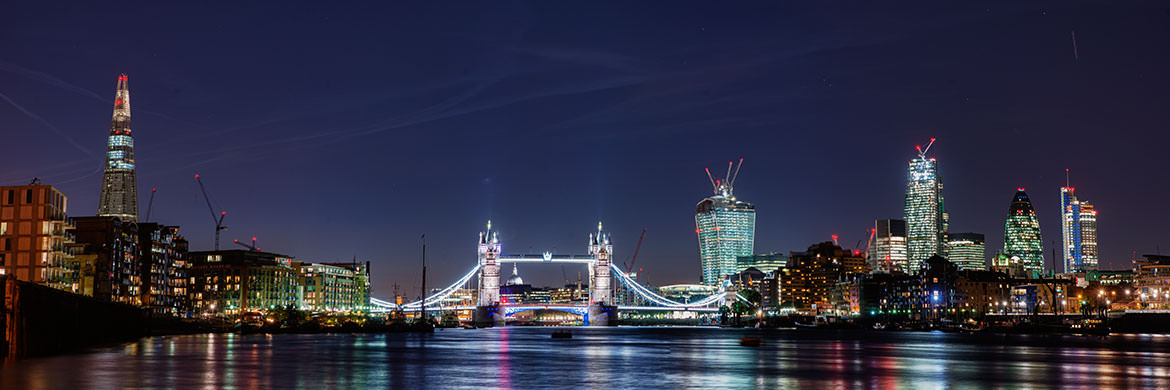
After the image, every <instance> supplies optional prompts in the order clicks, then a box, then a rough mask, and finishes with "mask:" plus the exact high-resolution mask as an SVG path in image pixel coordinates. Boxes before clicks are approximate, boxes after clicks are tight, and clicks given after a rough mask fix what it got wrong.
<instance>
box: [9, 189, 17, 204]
mask: <svg viewBox="0 0 1170 390" xmlns="http://www.w3.org/2000/svg"><path fill="white" fill-rule="evenodd" d="M15 193H16V190H8V204H12V202H13V200H12V196H13V194H15Z"/></svg>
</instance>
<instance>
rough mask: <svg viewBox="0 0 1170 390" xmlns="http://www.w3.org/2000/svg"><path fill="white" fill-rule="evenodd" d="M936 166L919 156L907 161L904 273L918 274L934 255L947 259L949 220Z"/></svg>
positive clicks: (932, 160)
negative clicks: (916, 272)
mask: <svg viewBox="0 0 1170 390" xmlns="http://www.w3.org/2000/svg"><path fill="white" fill-rule="evenodd" d="M942 189H943V185H942V178H941V177H939V174H938V162H937V161H935V159H933V158H930V159H928V158H926V157H925V155H924V154H920V155H919V157H918V158H916V159H913V160H910V166H909V168H908V170H907V180H906V207H905V209H904V211H905V221H906V247H907V269H906V270H907V271H908V272H914V271H917V270H918V269H919V268H920V267H921V265H922V262H924V261H926V259H928V258H930V256H933V255H935V254H939V255H943V256H946V233H947V229H948V224H949V216H948V215H947V212H946V207H945V205H944V203H943V196H942Z"/></svg>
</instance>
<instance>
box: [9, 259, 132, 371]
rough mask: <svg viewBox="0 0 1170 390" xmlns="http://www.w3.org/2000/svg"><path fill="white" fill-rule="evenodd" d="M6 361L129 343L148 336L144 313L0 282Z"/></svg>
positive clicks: (46, 289) (11, 280)
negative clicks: (12, 358) (1, 286)
mask: <svg viewBox="0 0 1170 390" xmlns="http://www.w3.org/2000/svg"><path fill="white" fill-rule="evenodd" d="M0 284H2V285H3V288H2V289H0V295H2V298H3V307H2V308H3V310H2V311H0V323H3V324H4V334H3V336H4V337H3V340H2V341H3V343H2V344H0V346H2V347H3V350H4V353H5V356H6V357H23V356H40V355H49V354H54V353H61V352H67V351H71V350H77V349H81V348H85V347H88V346H94V345H100V344H110V343H118V342H126V341H133V340H136V339H138V338H141V337H144V336H146V335H148V334H149V331H150V317H149V313H148V311H147V310H145V309H141V308H138V307H134V306H130V305H124V304H118V303H109V302H102V301H98V300H96V299H93V298H89V297H86V296H82V295H77V294H72V293H68V292H64V291H60V290H56V289H52V288H49V287H45V286H41V285H37V284H34V283H29V282H22V281H18V280H16V278H13V277H12V276H11V275H9V276H5V277H0Z"/></svg>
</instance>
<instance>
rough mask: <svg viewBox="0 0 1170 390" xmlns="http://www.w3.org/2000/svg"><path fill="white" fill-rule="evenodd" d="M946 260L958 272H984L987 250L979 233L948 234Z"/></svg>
mask: <svg viewBox="0 0 1170 390" xmlns="http://www.w3.org/2000/svg"><path fill="white" fill-rule="evenodd" d="M947 237H948V238H947V253H948V254H949V255H950V257H949V258H948V260H950V261H951V262H952V263H955V265H957V266H958V267H959V270H986V269H987V249H986V247H985V246H984V241H983V234H981V233H950V234H948V235H947Z"/></svg>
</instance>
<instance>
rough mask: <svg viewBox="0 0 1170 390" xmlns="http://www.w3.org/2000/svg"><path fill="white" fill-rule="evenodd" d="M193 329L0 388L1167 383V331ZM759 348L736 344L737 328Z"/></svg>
mask: <svg viewBox="0 0 1170 390" xmlns="http://www.w3.org/2000/svg"><path fill="white" fill-rule="evenodd" d="M551 332H552V329H549V328H496V329H479V330H463V329H448V330H442V331H438V332H436V333H435V334H433V335H414V334H388V335H385V334H332V335H277V336H270V335H246V336H241V335H233V334H224V335H213V334H212V335H192V336H171V337H155V338H149V339H144V340H142V341H140V342H137V343H132V344H127V345H124V346H120V347H113V348H104V349H97V350H93V351H89V352H86V353H81V354H75V355H66V356H56V357H49V358H37V359H26V360H18V361H11V362H7V363H4V365H3V366H0V388H3V389H10V388H11V389H61V388H70V389H74V388H76V389H87V388H96V389H115V388H201V389H221V388H235V389H267V388H288V389H320V388H352V387H376V388H386V387H392V388H505V389H511V388H515V389H530V388H565V387H584V388H631V387H652V388H776V387H810V388H853V387H868V388H895V387H912V388H919V387H925V388H936V387H952V386H953V387H1054V388H1056V387H1144V388H1170V371H1168V369H1167V364H1170V352H1168V351H1170V348H1168V347H1170V338H1166V337H1152V336H1137V335H1133V336H1111V337H1105V338H1101V337H1098V338H1082V337H1066V336H1022V335H1015V336H1009V335H962V334H943V333H896V332H861V331H855V332H830V331H807V330H799V331H790V330H789V331H784V330H744V329H738V330H732V329H715V328H606V329H588V328H574V329H573V334H574V337H573V338H572V339H552V338H551V337H550V334H551ZM745 336H752V337H760V338H762V339H763V340H764V343H763V346H761V347H741V346H740V345H739V344H738V340H739V338H741V337H745Z"/></svg>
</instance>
